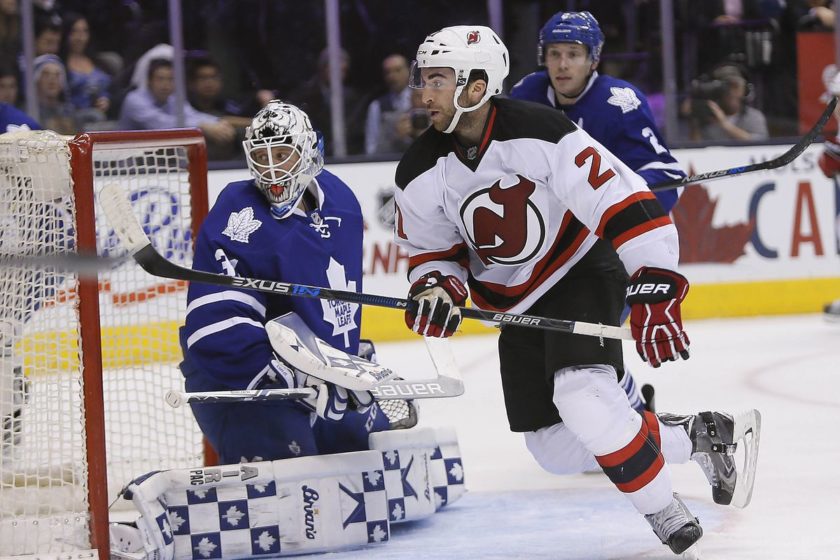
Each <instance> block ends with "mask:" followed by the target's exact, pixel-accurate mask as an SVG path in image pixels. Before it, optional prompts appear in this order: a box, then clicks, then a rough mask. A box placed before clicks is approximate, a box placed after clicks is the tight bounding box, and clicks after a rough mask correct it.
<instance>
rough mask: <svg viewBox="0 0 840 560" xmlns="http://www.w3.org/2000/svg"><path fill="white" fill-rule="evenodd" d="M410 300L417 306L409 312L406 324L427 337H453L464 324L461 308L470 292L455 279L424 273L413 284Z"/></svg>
mask: <svg viewBox="0 0 840 560" xmlns="http://www.w3.org/2000/svg"><path fill="white" fill-rule="evenodd" d="M408 299H410V300H413V301H416V302H417V306H416V307H414V308H410V309H406V310H405V324H406V325H407V326H408V328H409V329H411V330H413V331H414V332H416V333H417V334H422V335H423V336H433V337H438V338H444V337H448V336H452V335H453V334H455V331H457V330H458V326H459V325H460V324H461V311H460V310H459V309H458V307H461V306H463V305H464V304H465V303H466V302H467V289H466V288H465V287H464V284H463V283H462V282H461V281H460V280H458V278H456V277H455V276H443V275H442V274H441V273H440V272H438V271H434V272H429V273H428V274H424V275H423V276H421V277H420V278H418V279H417V281H416V282H414V284H412V285H411V289H410V290H409V291H408Z"/></svg>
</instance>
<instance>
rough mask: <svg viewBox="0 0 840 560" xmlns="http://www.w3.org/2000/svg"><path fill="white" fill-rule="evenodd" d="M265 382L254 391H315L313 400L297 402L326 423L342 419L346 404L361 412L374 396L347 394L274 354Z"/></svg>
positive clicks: (355, 392)
mask: <svg viewBox="0 0 840 560" xmlns="http://www.w3.org/2000/svg"><path fill="white" fill-rule="evenodd" d="M265 381H266V382H265V383H260V384H258V386H257V387H255V388H260V389H262V388H268V387H281V388H289V389H300V388H310V389H314V390H315V396H314V397H310V398H307V399H300V400H299V401H298V403H300V404H301V405H302V406H303V407H304V408H305V409H306V410H308V411H310V412H314V413H315V414H317V415H318V416H319V417H321V418H323V419H325V420H335V421H338V420H341V419H342V418H343V417H344V413H345V412H346V411H347V407H348V404H349V405H350V407H351V408H352V409H354V410H358V411H364V410H365V409H366V408H367V407H369V406H370V405H372V404H373V395H372V394H371V393H370V392H368V391H350V390H348V389H345V388H344V387H339V386H337V385H334V384H332V383H327V382H326V381H324V380H323V379H318V378H317V377H313V376H311V375H308V374H306V373H303V372H302V371H300V370H299V369H296V368H294V367H292V366H291V365H290V364H288V363H287V362H285V361H284V360H282V359H281V358H280V357H279V356H277V355H276V354H275V359H274V360H272V361H271V364H270V367H269V368H268V373H267V375H266V377H265Z"/></svg>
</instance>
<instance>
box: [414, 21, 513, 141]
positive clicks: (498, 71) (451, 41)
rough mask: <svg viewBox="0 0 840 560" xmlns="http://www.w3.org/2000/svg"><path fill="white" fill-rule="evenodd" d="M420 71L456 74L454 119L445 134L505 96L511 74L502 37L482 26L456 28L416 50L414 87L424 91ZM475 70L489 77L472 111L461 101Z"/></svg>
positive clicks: (446, 29)
mask: <svg viewBox="0 0 840 560" xmlns="http://www.w3.org/2000/svg"><path fill="white" fill-rule="evenodd" d="M421 68H452V69H453V70H454V71H455V93H454V96H455V99H454V101H455V116H454V117H453V118H452V122H451V123H450V124H449V127H448V128H447V129H446V130H445V131H444V132H446V133H450V132H452V131H453V130H455V127H456V126H457V125H458V120H459V119H460V118H461V114H463V113H468V112H470V111H475V110H476V109H478V108H479V107H481V106H482V105H484V104H485V103H486V102H487V100H489V99H490V98H491V97H492V96H494V95H498V94H500V93H502V82H504V81H505V78H506V77H507V75H508V72H509V71H510V58H509V57H508V50H507V47H505V44H504V43H502V40H501V39H499V36H498V35H496V33H495V32H494V31H493V30H492V29H490V28H489V27H484V26H482V25H455V26H452V27H444V28H443V29H441V30H440V31H437V32H435V33H432V34H431V35H429V36H428V37H426V40H425V41H423V42H422V43H421V44H420V47H419V48H418V49H417V59H416V60H415V61H414V64H413V65H412V68H411V86H412V87H414V88H423V87H424V84H423V79H422V76H421V73H420V69H421ZM473 70H483V71H484V72H485V73H486V74H487V91H485V92H484V97H482V98H481V100H480V101H479V102H478V103H477V104H475V105H473V106H472V107H461V105H460V104H459V103H458V97H459V96H460V95H461V92H462V91H463V90H464V86H466V85H467V82H468V81H469V78H470V73H471V72H472V71H473Z"/></svg>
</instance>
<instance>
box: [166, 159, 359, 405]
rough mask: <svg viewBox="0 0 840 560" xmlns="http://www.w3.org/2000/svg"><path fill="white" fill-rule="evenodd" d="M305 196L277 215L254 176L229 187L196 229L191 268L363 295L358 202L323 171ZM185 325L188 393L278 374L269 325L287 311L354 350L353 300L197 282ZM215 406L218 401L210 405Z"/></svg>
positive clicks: (183, 342)
mask: <svg viewBox="0 0 840 560" xmlns="http://www.w3.org/2000/svg"><path fill="white" fill-rule="evenodd" d="M310 193H311V194H314V195H315V196H317V199H318V208H317V209H315V210H312V211H310V212H308V213H304V212H303V211H302V210H300V209H296V210H295V211H294V213H293V214H291V215H289V216H288V217H286V218H285V219H282V220H278V219H276V218H274V217H273V216H272V214H271V211H270V206H269V204H268V202H267V201H266V199H265V198H264V197H263V195H262V193H260V191H259V190H258V189H257V187H256V186H255V185H254V181H253V180H252V179H251V180H246V181H238V182H234V183H230V184H229V185H227V186H226V187H225V188H224V190H222V192H221V194H220V195H219V197H218V199H217V200H216V203H215V204H214V205H213V207H212V209H211V210H210V213H209V214H208V215H207V218H206V219H205V221H204V223H203V224H202V226H201V230H200V232H199V235H198V238H197V240H196V244H195V257H194V261H193V268H194V269H196V270H203V271H207V272H214V273H220V274H227V275H229V276H239V277H247V278H258V279H263V280H278V281H282V282H289V283H294V284H304V285H309V286H317V287H324V288H333V289H338V290H348V291H362V233H363V221H362V213H361V209H360V207H359V202H358V200H357V199H356V197H355V195H354V194H353V192H352V191H351V190H350V188H349V187H348V186H347V185H346V184H345V183H344V182H342V181H341V180H340V179H339V178H338V177H336V176H335V175H333V174H331V173H329V172H327V171H322V172H321V173H320V174H319V175H318V176H317V177H316V181H315V183H313V185H311V186H310ZM187 302H188V306H187V316H186V321H185V324H184V326H183V327H182V328H181V345H182V348H183V349H184V357H185V360H184V364H183V365H182V368H181V369H182V370H183V371H184V374H185V375H186V376H187V377H188V378H191V379H189V383H188V385H189V386H190V390H221V389H245V388H253V387H254V386H257V385H258V384H260V383H261V382H262V381H264V380H265V378H266V376H269V377H271V378H277V379H278V380H282V377H281V376H279V375H278V376H275V375H273V373H275V372H274V371H272V369H276V367H275V366H274V365H273V364H272V361H273V359H274V355H273V351H272V348H271V344H270V342H269V340H268V336H267V334H266V332H265V328H264V325H265V323H266V322H267V321H269V320H271V319H273V318H275V317H277V316H279V315H282V314H284V313H287V312H289V311H293V312H295V313H297V315H299V316H300V317H301V318H302V319H303V320H304V322H305V323H306V324H307V326H308V327H309V328H310V329H312V331H313V332H314V333H315V335H316V336H318V337H319V338H321V339H323V340H324V341H326V342H327V343H329V344H331V345H332V346H334V347H336V348H339V349H341V350H344V351H346V352H348V353H351V354H356V352H357V350H358V345H359V324H360V320H361V309H360V306H359V305H358V304H352V303H345V302H332V301H327V300H322V299H315V298H302V297H288V296H282V295H274V294H267V293H262V292H255V291H250V290H243V289H237V288H232V287H225V286H215V285H210V284H202V283H198V282H193V283H191V284H190V287H189V291H188V294H187ZM213 406H217V405H213Z"/></svg>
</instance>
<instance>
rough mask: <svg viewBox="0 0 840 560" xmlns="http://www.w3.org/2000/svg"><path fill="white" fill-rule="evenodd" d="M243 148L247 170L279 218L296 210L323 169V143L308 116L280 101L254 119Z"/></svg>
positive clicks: (270, 104)
mask: <svg viewBox="0 0 840 560" xmlns="http://www.w3.org/2000/svg"><path fill="white" fill-rule="evenodd" d="M242 146H243V147H244V149H245V159H246V161H247V162H248V169H249V170H250V171H251V175H252V176H253V177H254V180H255V182H256V185H257V187H258V188H259V189H260V191H262V193H263V194H264V195H265V197H266V198H267V199H268V201H269V203H271V213H272V214H273V215H274V216H275V217H277V218H281V219H282V218H285V217H286V216H288V215H289V214H291V213H292V211H294V209H295V206H297V204H298V201H299V200H300V198H301V196H303V193H304V192H305V191H306V188H307V187H308V186H309V183H310V182H311V181H312V179H313V178H314V177H315V176H316V175H318V173H320V172H321V169H322V168H323V167H324V156H323V150H322V148H321V143H320V140H319V137H318V134H317V133H316V132H315V130H314V129H313V128H312V123H311V122H310V121H309V117H308V116H307V115H306V113H304V112H303V111H301V110H300V109H298V108H297V107H295V106H294V105H290V104H288V103H283V102H282V101H279V100H277V99H274V100H272V101H270V102H269V103H268V104H267V105H266V106H265V107H263V108H262V109H261V110H260V111H259V112H258V113H257V114H256V115H255V116H254V120H253V121H251V126H249V127H248V128H247V129H246V130H245V140H244V141H243V142H242Z"/></svg>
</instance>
